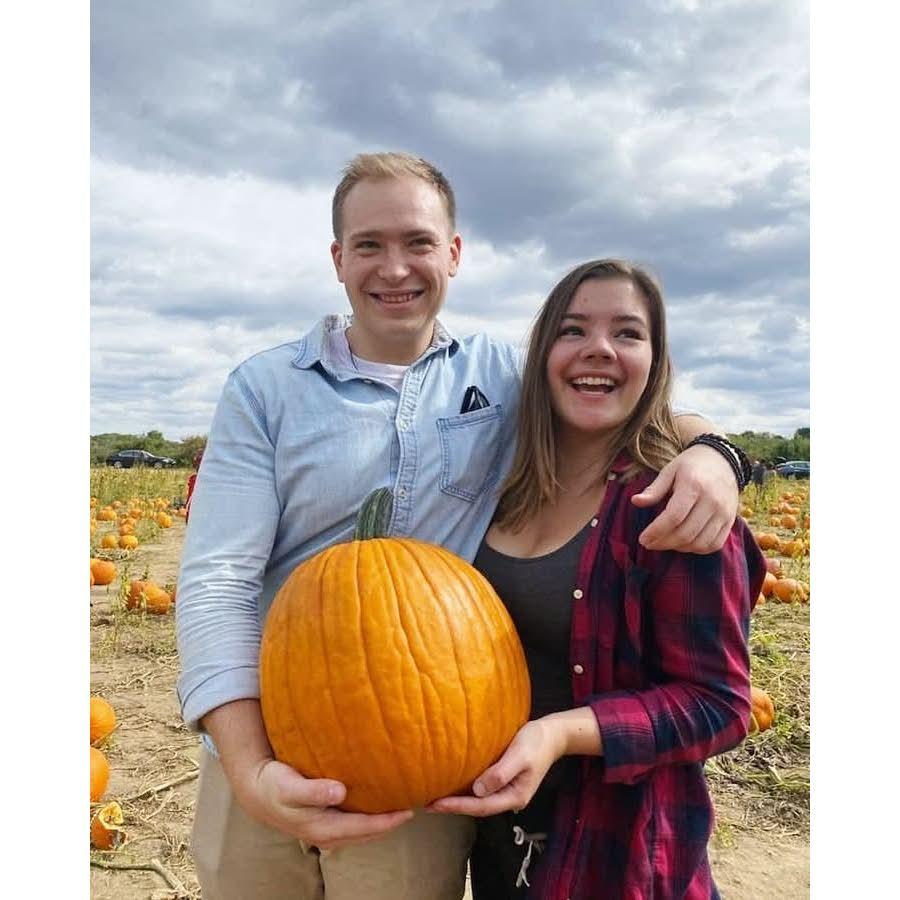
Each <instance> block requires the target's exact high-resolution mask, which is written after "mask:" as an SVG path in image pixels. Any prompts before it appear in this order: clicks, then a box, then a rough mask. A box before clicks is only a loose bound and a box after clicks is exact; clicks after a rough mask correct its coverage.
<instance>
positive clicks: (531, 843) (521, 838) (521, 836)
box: [513, 825, 547, 887]
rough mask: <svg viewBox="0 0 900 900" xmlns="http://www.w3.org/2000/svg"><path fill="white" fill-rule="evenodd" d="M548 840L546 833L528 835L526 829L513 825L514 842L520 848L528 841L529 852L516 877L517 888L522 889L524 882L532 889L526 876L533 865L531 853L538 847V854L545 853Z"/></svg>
mask: <svg viewBox="0 0 900 900" xmlns="http://www.w3.org/2000/svg"><path fill="white" fill-rule="evenodd" d="M546 840H547V832H545V831H541V832H535V833H534V834H526V833H525V829H524V828H520V827H519V826H518V825H513V841H514V842H515V843H516V844H517V845H518V846H520V847H521V846H522V844H524V843H525V841H528V852H527V853H526V854H525V859H523V860H522V867H521V868H520V869H519V874H518V875H517V876H516V887H521V886H522V883H523V882H524V884H525V886H526V887H531V885H530V884H529V883H528V878H526V876H525V873H526V872H527V871H528V866H529V864H530V863H531V851H532V848H534V847H537V852H538V853H543V852H544V841H546Z"/></svg>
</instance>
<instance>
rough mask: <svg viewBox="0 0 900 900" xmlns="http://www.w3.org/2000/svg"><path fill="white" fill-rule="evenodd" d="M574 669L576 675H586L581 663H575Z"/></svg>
mask: <svg viewBox="0 0 900 900" xmlns="http://www.w3.org/2000/svg"><path fill="white" fill-rule="evenodd" d="M572 671H573V672H574V673H575V674H576V675H584V666H583V665H581V663H575V665H574V666H572Z"/></svg>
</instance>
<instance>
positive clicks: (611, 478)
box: [606, 472, 616, 481]
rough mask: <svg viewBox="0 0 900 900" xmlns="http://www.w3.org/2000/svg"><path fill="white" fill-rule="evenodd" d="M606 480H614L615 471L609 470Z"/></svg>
mask: <svg viewBox="0 0 900 900" xmlns="http://www.w3.org/2000/svg"><path fill="white" fill-rule="evenodd" d="M606 480H607V481H615V480H616V473H615V472H610V473H609V475H607V476H606Z"/></svg>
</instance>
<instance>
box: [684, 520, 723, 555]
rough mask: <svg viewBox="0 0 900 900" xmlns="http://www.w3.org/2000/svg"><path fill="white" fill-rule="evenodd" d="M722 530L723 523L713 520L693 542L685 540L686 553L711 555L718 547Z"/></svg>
mask: <svg viewBox="0 0 900 900" xmlns="http://www.w3.org/2000/svg"><path fill="white" fill-rule="evenodd" d="M721 530H722V523H721V522H720V521H719V520H717V519H715V518H711V519H710V520H709V521H708V522H707V523H706V524H705V525H704V526H703V528H702V529H701V530H700V531H699V532H698V533H697V534H696V536H695V537H694V538H693V539H692V540H687V538H685V541H686V543H685V546H684V548H683V550H682V552H684V553H711V552H712V551H713V550H714V549H716V547H717V546H718V545H717V544H716V539H717V537H718V535H719V533H720V532H721Z"/></svg>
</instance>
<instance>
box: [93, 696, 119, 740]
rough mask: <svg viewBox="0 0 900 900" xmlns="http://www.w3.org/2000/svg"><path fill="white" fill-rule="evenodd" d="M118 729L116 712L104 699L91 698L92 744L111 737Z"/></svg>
mask: <svg viewBox="0 0 900 900" xmlns="http://www.w3.org/2000/svg"><path fill="white" fill-rule="evenodd" d="M115 727H116V712H115V710H114V709H113V708H112V706H110V704H109V702H108V701H106V700H104V699H103V698H102V697H96V696H94V697H91V743H92V744H96V743H97V741H102V740H103V739H104V738H106V737H109V735H111V734H112V733H113V729H114V728H115Z"/></svg>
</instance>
